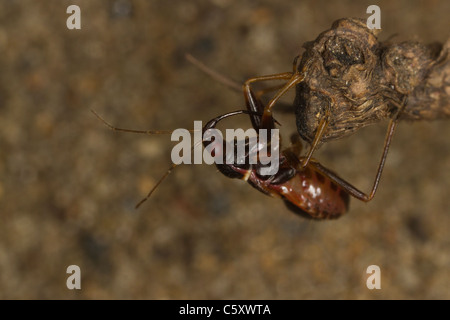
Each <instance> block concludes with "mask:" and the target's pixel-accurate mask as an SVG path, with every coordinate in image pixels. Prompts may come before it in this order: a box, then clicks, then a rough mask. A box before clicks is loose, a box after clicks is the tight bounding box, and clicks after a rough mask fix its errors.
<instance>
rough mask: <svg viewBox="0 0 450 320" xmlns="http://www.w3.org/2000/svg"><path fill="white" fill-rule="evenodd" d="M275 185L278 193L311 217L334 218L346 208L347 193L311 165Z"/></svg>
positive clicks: (347, 201) (347, 202)
mask: <svg viewBox="0 0 450 320" xmlns="http://www.w3.org/2000/svg"><path fill="white" fill-rule="evenodd" d="M277 187H279V188H280V190H279V193H280V195H282V196H283V197H284V198H285V199H286V200H287V201H289V202H290V203H291V204H293V205H295V206H296V207H298V208H299V209H300V210H302V211H304V212H305V213H306V214H308V215H310V216H311V218H313V219H336V218H338V217H340V216H341V215H343V214H344V213H345V212H347V210H348V205H349V201H350V199H349V195H348V193H346V192H345V191H344V190H343V189H342V188H341V187H340V186H339V185H337V184H336V183H334V182H333V181H331V180H330V179H328V178H326V177H325V176H324V175H323V174H321V173H320V172H318V171H316V170H314V169H313V168H311V167H306V168H305V170H302V171H300V172H298V173H297V174H296V175H295V176H294V177H293V178H292V179H290V180H289V181H287V182H285V183H283V184H281V185H278V186H277Z"/></svg>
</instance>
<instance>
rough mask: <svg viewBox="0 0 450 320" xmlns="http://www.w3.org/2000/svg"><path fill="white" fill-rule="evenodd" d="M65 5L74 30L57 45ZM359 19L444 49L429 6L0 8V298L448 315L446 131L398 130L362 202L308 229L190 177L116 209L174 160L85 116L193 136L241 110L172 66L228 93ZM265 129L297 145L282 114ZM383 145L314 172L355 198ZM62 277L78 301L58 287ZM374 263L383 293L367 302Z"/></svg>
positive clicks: (149, 141)
mask: <svg viewBox="0 0 450 320" xmlns="http://www.w3.org/2000/svg"><path fill="white" fill-rule="evenodd" d="M70 4H77V5H79V6H80V7H81V11H82V29H81V30H78V31H75V30H68V29H67V28H66V19H67V17H68V14H66V8H67V6H69V5H70ZM371 4H378V5H379V6H380V7H381V10H382V16H381V18H382V27H383V32H382V34H381V36H380V38H381V39H387V38H388V37H389V36H392V35H394V34H397V38H396V39H397V40H399V41H400V40H404V39H417V40H421V41H426V42H431V41H441V42H442V41H444V40H446V39H447V38H448V37H449V36H450V34H449V22H448V21H449V20H448V14H449V12H450V6H449V4H450V3H449V1H445V0H443V1H437V0H433V1H432V0H430V1H395V2H394V1H375V2H374V1H358V2H356V1H288V0H284V1H276V2H275V1H226V0H214V1H185V0H183V1H181V0H180V1H178V0H177V1H131V0H130V1H127V0H115V1H112V0H111V1H106V0H105V1H103V0H95V1H92V0H91V1H87V0H85V1H76V0H72V1H50V0H47V1H31V0H21V1H18V0H0V52H1V59H0V298H3V299H6V298H8V299H11V298H12V299H35V298H39V299H50V298H56V299H79V298H82V299H97V298H99V299H111V298H118V299H122V298H124V299H345V298H349V299H398V298H406V299H422V298H425V299H435V298H438V299H449V298H450V289H449V287H450V272H449V270H450V232H449V226H450V215H449V206H450V197H449V195H450V194H449V189H450V141H449V139H448V137H449V135H450V127H449V121H436V122H432V123H414V124H410V123H404V124H402V125H400V127H399V129H398V131H397V134H396V137H395V139H394V143H393V146H392V148H391V151H390V154H389V157H388V162H387V168H386V169H385V173H384V175H383V178H382V182H381V186H380V189H379V191H378V193H377V195H376V197H375V199H374V200H373V201H372V202H370V203H368V204H365V203H361V202H359V201H357V200H352V204H351V209H350V212H349V213H348V214H347V215H346V216H344V217H342V218H341V219H339V220H337V221H327V222H311V221H307V220H303V219H301V218H299V217H297V216H295V215H293V214H291V213H290V212H289V211H288V210H287V209H286V208H285V207H284V205H283V203H282V202H281V201H279V200H277V199H271V198H269V197H266V196H264V195H263V194H261V193H259V192H257V191H256V190H254V189H253V188H251V187H250V186H248V185H247V184H245V183H243V182H241V181H238V180H231V179H227V178H226V177H224V176H222V175H221V174H220V173H217V172H216V169H215V167H213V166H207V165H192V166H182V167H179V168H177V170H175V171H174V172H173V174H172V175H170V176H169V177H168V179H167V180H166V181H165V182H164V183H163V184H162V185H161V186H160V188H159V189H158V190H157V191H156V192H155V193H154V196H153V197H152V198H151V199H150V200H149V201H148V202H147V203H145V204H144V205H143V206H142V207H141V208H140V209H139V210H134V205H135V204H136V203H137V202H138V201H139V200H140V199H141V198H142V197H143V196H144V195H145V194H146V193H147V192H148V191H149V190H150V188H151V187H152V186H153V185H154V184H155V182H156V181H157V180H158V179H159V177H160V176H161V175H162V174H163V173H164V171H165V170H166V169H167V168H168V166H169V164H170V151H171V148H172V147H173V146H174V143H173V142H171V141H170V137H169V136H167V135H161V136H151V137H150V136H145V135H133V134H126V133H116V132H113V131H111V130H109V129H108V128H106V127H105V126H104V125H103V124H102V123H101V122H100V121H98V120H97V119H96V118H95V117H94V116H93V115H92V114H91V113H90V111H89V110H90V109H91V108H94V109H95V110H97V111H98V112H99V113H100V114H101V115H103V116H104V117H105V118H106V119H107V120H108V121H110V122H111V123H113V124H115V125H117V126H120V127H127V128H134V129H175V128H192V126H193V121H194V120H203V121H206V120H209V119H211V118H212V117H214V116H216V115H218V114H222V113H225V112H227V111H232V110H236V109H239V108H242V107H243V97H242V94H240V93H236V92H234V91H232V90H230V89H228V88H226V87H224V86H223V85H221V84H219V83H216V82H215V81H213V80H211V79H210V78H208V77H207V76H205V75H204V74H203V73H202V72H200V71H199V70H198V69H197V68H195V67H194V66H192V65H191V64H189V63H188V62H186V60H185V59H184V54H185V53H186V52H189V53H192V54H193V55H195V56H196V57H197V58H199V59H200V60H201V61H203V62H204V63H205V64H207V65H208V66H210V67H212V68H213V69H215V70H217V71H220V72H222V73H224V74H225V75H227V76H229V77H231V78H233V79H235V80H236V81H239V82H242V81H244V80H245V79H247V78H249V77H252V76H257V75H264V74H270V73H278V72H283V71H290V70H291V63H292V60H293V58H294V56H295V55H297V54H298V53H299V52H300V51H299V50H300V48H301V45H302V44H303V43H304V42H305V41H309V40H314V39H315V38H316V37H317V35H318V34H319V33H320V32H322V31H324V30H325V29H328V28H329V27H330V26H331V24H332V22H333V21H335V20H336V19H338V18H342V17H367V16H368V15H367V14H366V8H367V7H368V6H369V5H371ZM284 100H285V101H286V102H289V101H292V95H290V96H289V97H286V98H285V99H284ZM277 119H278V120H279V121H280V122H282V123H283V127H282V132H283V134H284V135H289V134H290V133H291V132H294V131H295V127H294V123H295V121H294V116H293V115H289V114H288V115H284V114H279V115H278V114H277ZM227 124H228V125H229V126H242V127H247V126H249V122H248V120H247V119H245V118H244V117H240V118H239V119H238V118H235V120H234V121H233V120H231V121H228V122H227ZM224 125H225V123H224ZM385 128H386V123H383V124H381V125H380V126H373V127H370V128H368V129H364V130H362V131H360V132H358V133H357V134H356V135H354V136H352V137H351V138H348V139H344V140H341V141H338V142H333V143H330V144H328V145H325V146H324V147H323V148H322V149H321V150H320V152H318V153H317V154H316V157H317V158H319V159H320V160H321V162H322V163H324V164H325V165H327V166H328V167H330V168H331V169H334V170H336V171H338V172H339V173H340V174H341V176H343V177H345V178H347V179H348V180H349V181H351V182H352V183H354V184H355V185H356V186H358V187H360V188H362V189H363V190H369V188H370V186H371V184H372V181H373V177H374V174H375V169H376V166H377V164H378V158H379V155H380V153H381V148H382V144H383V139H384V134H385V133H384V132H385ZM72 264H76V265H78V266H80V267H81V272H82V290H78V291H76V290H75V291H70V290H68V289H67V288H66V278H67V276H68V275H67V274H66V268H67V266H69V265H72ZM372 264H376V265H378V266H380V268H381V281H382V282H381V286H382V289H381V290H373V291H371V290H368V289H367V288H366V278H367V275H366V273H365V271H366V268H367V267H368V266H369V265H372Z"/></svg>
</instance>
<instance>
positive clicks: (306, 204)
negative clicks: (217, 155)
mask: <svg viewBox="0 0 450 320" xmlns="http://www.w3.org/2000/svg"><path fill="white" fill-rule="evenodd" d="M246 106H247V110H239V111H234V112H229V113H226V114H224V115H221V116H218V117H216V118H214V119H211V120H210V121H208V122H207V123H206V124H205V125H204V127H203V129H202V133H203V134H204V133H205V132H206V131H207V130H209V129H215V128H216V126H217V124H218V123H219V122H220V121H222V120H223V119H225V118H228V117H231V116H235V115H239V114H249V115H250V120H251V123H252V126H253V128H254V129H255V130H258V129H261V128H262V127H263V124H262V114H263V113H262V112H263V111H264V105H263V103H262V101H261V100H260V99H259V98H257V97H256V95H255V94H254V93H253V92H252V91H251V90H250V94H249V96H248V99H247V100H246ZM92 112H93V113H94V114H95V116H96V117H98V118H99V119H100V120H101V121H102V122H104V123H105V124H106V125H107V126H108V127H110V128H111V129H112V130H115V131H123V132H131V133H144V134H161V133H170V132H171V131H156V130H147V131H142V130H132V129H123V128H117V127H114V126H112V125H111V124H109V123H108V122H106V121H105V120H104V119H103V118H102V117H100V116H99V115H98V114H97V113H96V112H95V111H93V110H92ZM270 122H271V123H270V127H269V128H268V129H269V131H270V130H272V129H275V120H274V119H273V118H272V119H271V121H270ZM393 128H395V126H393ZM391 136H392V135H388V138H387V139H388V140H387V141H386V143H387V144H388V145H389V143H390V137H391ZM215 142H216V141H214V140H213V141H206V140H204V141H203V145H204V147H205V148H206V147H208V146H209V145H210V144H212V143H215ZM292 142H293V144H292V146H291V147H290V148H287V149H285V150H283V151H282V152H281V153H280V156H279V157H280V158H279V164H280V166H279V169H278V171H277V172H276V173H275V174H273V175H263V174H261V169H262V168H263V167H264V166H265V165H264V164H262V163H261V162H256V163H255V164H251V163H250V159H249V158H250V156H251V154H250V152H247V153H246V155H245V161H244V162H243V163H242V164H240V163H238V162H237V161H235V162H232V163H226V161H223V162H222V163H216V167H217V168H218V169H219V171H220V172H221V173H222V174H224V175H225V176H227V177H229V178H238V179H242V180H244V181H247V182H248V183H249V184H250V185H252V186H253V187H254V188H256V189H257V190H259V191H261V192H262V193H264V194H267V195H270V196H274V197H281V198H282V199H283V200H284V201H285V203H286V205H287V207H288V208H289V209H290V210H292V211H294V212H295V213H297V214H300V215H302V216H304V217H308V218H312V219H335V218H338V217H340V216H341V215H343V214H344V213H345V212H347V210H348V206H349V195H351V196H353V197H355V198H357V199H359V200H362V201H366V202H367V201H370V200H371V199H372V198H373V196H374V194H375V192H376V189H377V187H378V182H379V179H380V176H381V172H382V170H383V166H384V163H385V159H386V155H387V153H384V154H383V156H382V160H381V161H380V168H379V175H377V177H376V179H375V183H374V185H373V188H372V191H371V192H370V194H369V195H367V194H365V193H363V192H362V191H360V190H358V189H357V188H355V187H354V186H352V185H351V184H350V183H348V182H347V181H345V180H344V179H342V178H340V177H339V176H338V175H337V174H335V173H334V172H332V171H331V170H329V169H327V168H325V167H324V166H322V165H321V164H320V163H319V162H317V161H316V160H314V159H310V160H309V162H308V164H307V165H306V166H305V167H303V166H302V161H303V160H304V157H301V156H300V153H301V149H302V145H301V142H300V140H299V139H298V138H296V136H294V137H293V138H292ZM222 143H223V144H222V146H218V147H219V148H217V147H214V148H213V150H214V152H217V149H219V150H222V151H223V150H226V147H227V146H226V145H227V144H228V143H229V142H227V141H223V142H222ZM238 143H240V142H239V141H235V142H234V145H233V146H232V147H233V148H237V145H238ZM269 143H270V142H268V144H269ZM245 145H246V149H247V150H248V149H249V148H248V140H247V141H245ZM248 151H249V150H248ZM222 154H223V156H224V160H226V159H225V153H224V152H222ZM234 154H235V155H236V154H237V152H234ZM235 160H236V158H235ZM176 166H177V165H176V164H172V165H171V166H170V168H169V169H168V170H167V172H166V173H165V174H164V175H163V176H162V178H161V179H160V180H159V181H158V182H157V184H156V185H155V186H154V187H153V188H152V189H151V191H150V192H149V193H148V195H147V196H146V197H145V198H144V199H142V200H141V201H140V202H139V203H138V204H137V205H136V208H138V207H139V206H140V205H141V204H142V203H143V202H145V201H146V200H147V199H148V198H149V197H150V196H151V195H152V193H153V192H154V191H155V190H156V188H157V187H158V186H159V185H160V184H161V182H162V181H163V180H164V179H165V178H166V177H167V176H168V175H169V174H170V172H171V171H172V170H173V169H174V168H175V167H176Z"/></svg>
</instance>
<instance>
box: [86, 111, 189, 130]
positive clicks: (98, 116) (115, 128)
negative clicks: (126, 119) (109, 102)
mask: <svg viewBox="0 0 450 320" xmlns="http://www.w3.org/2000/svg"><path fill="white" fill-rule="evenodd" d="M91 112H92V113H93V114H94V115H95V116H96V117H97V118H98V119H99V120H100V121H101V122H103V123H104V124H105V125H106V126H107V127H109V128H110V129H111V130H114V131H122V132H131V133H142V134H149V135H151V134H171V133H172V132H173V130H134V129H124V128H117V127H114V126H113V125H112V124H110V123H108V122H107V121H106V120H105V119H103V118H102V117H101V116H100V115H99V114H98V113H97V112H95V111H94V110H93V109H91ZM188 131H190V132H194V131H197V130H188Z"/></svg>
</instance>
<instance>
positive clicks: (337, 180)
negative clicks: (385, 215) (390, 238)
mask: <svg viewBox="0 0 450 320" xmlns="http://www.w3.org/2000/svg"><path fill="white" fill-rule="evenodd" d="M397 123H398V117H396V118H395V119H392V120H391V121H390V122H389V127H388V131H387V134H386V139H385V141H384V148H383V154H382V155H381V160H380V163H379V165H378V170H377V173H376V176H375V181H374V183H373V186H372V190H371V191H370V193H369V194H366V193H364V192H362V191H361V190H359V189H358V188H356V187H354V186H353V185H352V184H350V183H349V182H347V181H346V180H344V179H342V178H341V177H339V176H338V175H337V174H336V173H334V172H333V171H331V170H329V169H327V168H325V167H324V166H322V165H321V164H320V163H318V162H315V161H311V162H310V165H312V166H314V167H315V168H316V169H317V170H319V171H320V172H321V173H323V174H324V175H326V176H327V177H328V178H330V179H331V180H332V181H334V182H335V183H337V184H338V185H339V186H341V187H342V188H343V189H344V190H345V191H347V192H348V193H349V194H350V195H352V196H353V197H355V198H357V199H359V200H361V201H364V202H368V201H370V200H372V199H373V197H374V196H375V193H376V191H377V188H378V185H379V183H380V178H381V174H382V173H383V169H384V165H385V163H386V157H387V154H388V151H389V147H390V145H391V141H392V137H393V136H394V132H395V128H396V127H397Z"/></svg>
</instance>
